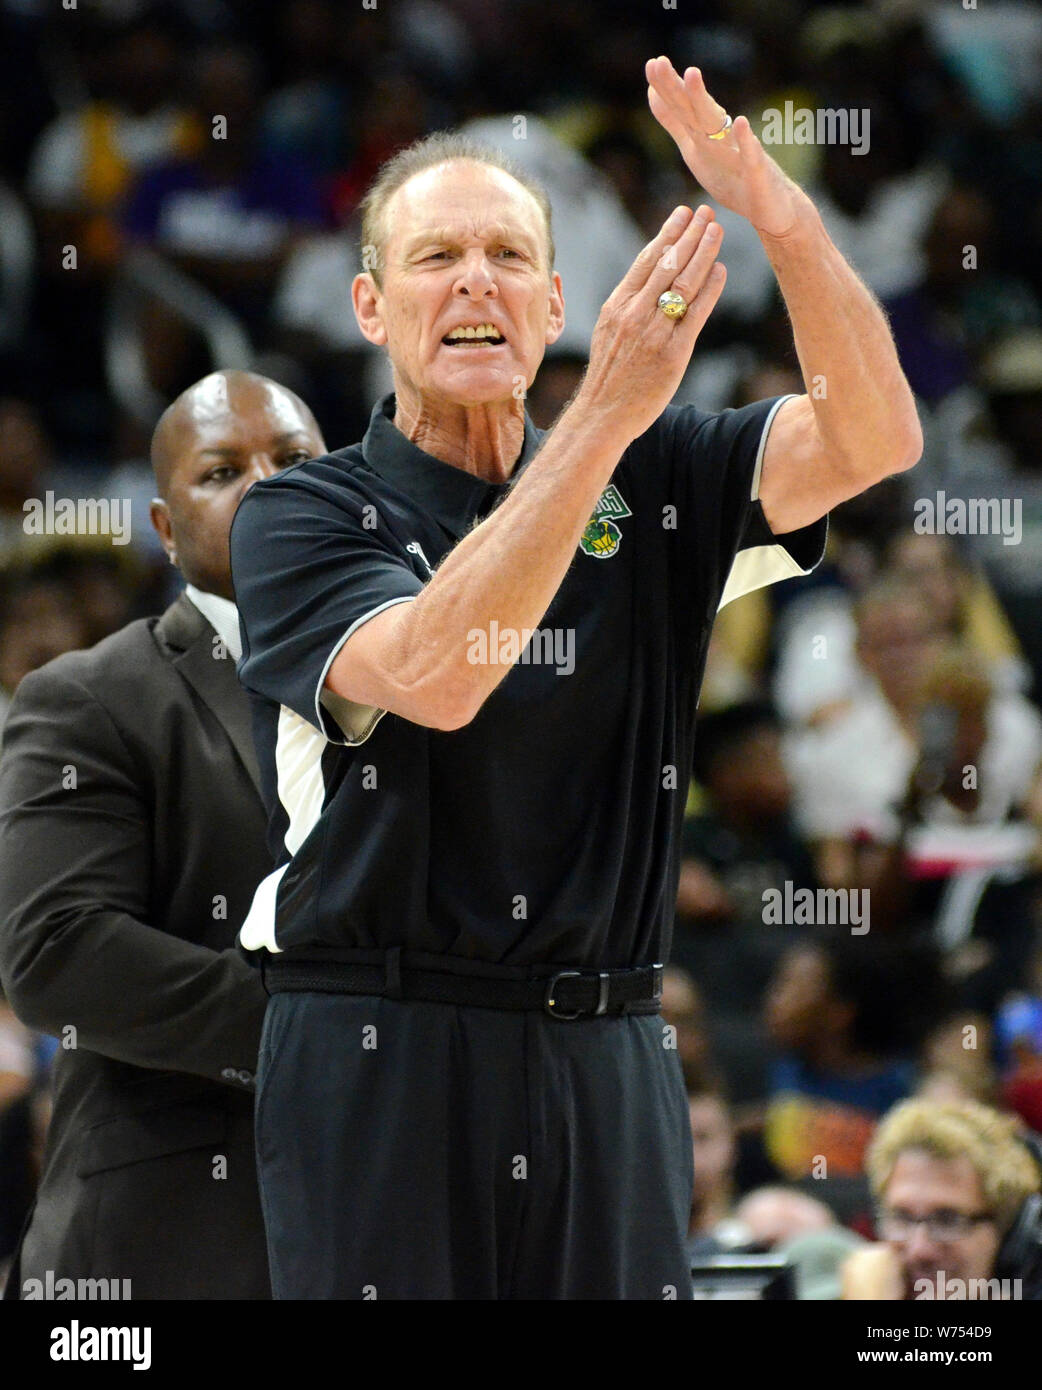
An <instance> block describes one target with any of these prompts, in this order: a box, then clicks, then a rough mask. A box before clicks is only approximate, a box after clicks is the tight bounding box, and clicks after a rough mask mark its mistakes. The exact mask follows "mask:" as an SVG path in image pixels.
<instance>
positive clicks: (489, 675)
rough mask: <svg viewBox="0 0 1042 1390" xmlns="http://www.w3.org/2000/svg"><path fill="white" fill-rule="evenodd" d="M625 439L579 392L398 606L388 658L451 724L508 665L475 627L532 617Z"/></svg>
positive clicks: (528, 625) (515, 625) (559, 574)
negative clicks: (488, 507) (494, 503)
mask: <svg viewBox="0 0 1042 1390" xmlns="http://www.w3.org/2000/svg"><path fill="white" fill-rule="evenodd" d="M629 442H630V440H629V438H628V437H627V436H626V434H625V431H622V432H620V430H619V428H618V426H616V425H613V424H612V421H611V419H610V418H609V416H608V415H607V413H606V412H604V411H603V410H600V409H598V408H597V407H596V406H593V405H590V404H588V403H587V401H586V400H585V399H584V398H583V396H582V394H581V393H580V395H579V396H578V397H577V398H576V400H575V401H574V402H573V403H572V405H571V406H569V408H568V409H567V410H566V411H565V412H564V413H563V414H562V416H561V418H560V420H559V421H558V423H557V424H556V426H555V427H554V429H553V431H552V432H551V433H550V435H549V436H548V437H547V438H546V440H545V441H544V444H543V447H542V448H541V450H540V451H539V453H538V455H537V456H536V457H535V458H534V459H533V460H532V461H531V463H529V464H528V466H527V467H526V468H525V470H524V472H523V474H522V475H521V477H520V478H519V479H518V481H517V484H516V486H515V487H513V488H512V489H511V491H510V492H509V494H508V496H507V497H506V499H505V500H504V501H503V503H502V504H501V505H500V506H499V507H497V509H496V510H495V511H494V512H493V513H492V515H491V516H489V517H488V518H486V520H485V521H483V522H482V523H481V524H480V525H479V526H477V527H475V528H474V530H473V531H472V532H471V533H470V534H469V535H468V536H466V537H465V538H464V539H463V540H462V541H461V542H460V543H459V545H457V546H456V547H455V549H454V550H453V551H452V552H451V553H450V554H449V555H448V557H447V558H446V559H445V560H444V561H443V563H442V564H441V565H440V566H439V568H438V570H437V573H436V574H435V575H434V577H433V579H432V580H431V581H430V583H429V584H428V585H427V586H426V587H425V588H424V590H423V592H422V593H421V594H420V595H419V596H418V597H417V598H416V599H415V600H414V601H413V602H412V603H409V604H403V605H401V607H400V608H399V609H398V610H397V611H398V613H399V614H400V615H401V616H400V619H399V624H398V627H397V629H396V632H395V657H396V661H395V667H396V670H397V672H398V677H397V678H398V681H399V683H400V684H401V685H402V686H403V688H405V689H409V690H411V691H413V692H414V697H415V699H416V701H417V703H422V702H424V701H425V700H430V699H435V698H436V699H437V700H438V702H439V704H440V706H441V707H442V708H443V709H446V710H448V711H450V712H453V711H454V712H455V717H454V718H451V719H450V722H452V723H455V722H456V720H458V721H459V722H466V721H467V720H468V719H469V718H471V717H473V714H474V713H475V712H476V710H477V709H478V708H479V707H480V705H481V704H482V702H483V701H484V700H485V699H486V697H487V696H488V695H489V694H490V693H491V692H492V691H493V690H494V689H495V687H496V686H497V685H498V684H499V683H500V681H501V680H502V679H503V678H504V677H505V676H506V674H507V672H508V671H509V670H510V667H511V665H512V664H513V663H512V660H510V659H508V660H507V661H505V662H503V663H500V662H499V661H498V652H497V650H496V645H495V644H494V643H492V642H491V641H490V642H488V644H487V653H488V660H487V661H480V660H475V659H474V652H475V643H474V634H475V633H476V632H481V633H484V634H486V635H487V634H489V630H490V625H491V623H492V621H493V620H495V621H496V623H497V624H498V629H499V631H500V632H502V631H503V630H504V629H511V630H513V631H515V632H518V633H521V632H523V631H524V630H526V629H528V630H532V629H535V628H536V627H537V626H538V625H539V623H540V621H541V620H542V618H543V617H544V615H545V613H546V611H547V609H548V608H549V606H550V604H551V602H552V600H553V598H554V595H555V594H556V593H557V590H558V588H559V587H560V585H561V581H562V580H563V579H564V576H565V573H566V572H567V569H568V566H569V564H570V563H571V562H572V559H573V558H574V556H575V551H576V547H577V546H578V544H579V539H580V537H581V535H582V532H583V529H584V527H585V526H586V524H587V523H588V522H589V520H590V517H591V515H592V513H593V510H594V508H595V507H596V505H597V501H598V498H599V497H600V495H601V493H602V491H603V490H604V488H605V486H606V485H607V483H608V481H609V479H610V478H611V475H612V473H613V472H614V470H615V468H616V466H617V464H618V461H619V459H620V457H621V455H622V452H623V450H624V449H625V447H626V446H627V445H628V444H629ZM515 658H516V654H515Z"/></svg>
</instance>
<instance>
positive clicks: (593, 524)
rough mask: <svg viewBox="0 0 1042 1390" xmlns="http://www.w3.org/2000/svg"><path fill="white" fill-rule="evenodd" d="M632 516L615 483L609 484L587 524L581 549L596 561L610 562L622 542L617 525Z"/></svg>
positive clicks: (580, 543) (581, 539) (580, 542)
mask: <svg viewBox="0 0 1042 1390" xmlns="http://www.w3.org/2000/svg"><path fill="white" fill-rule="evenodd" d="M632 515H633V513H632V512H631V511H630V509H629V507H627V506H626V503H625V502H624V501H623V498H622V493H621V492H620V491H619V489H618V488H617V487H616V486H615V484H614V483H609V484H608V486H607V487H606V488H605V489H604V491H603V492H602V493H601V496H600V500H599V501H598V503H597V505H596V507H595V508H594V511H593V516H591V517H590V519H589V521H588V522H587V523H586V529H585V531H583V533H582V536H581V537H580V540H579V545H580V547H581V548H582V549H583V550H584V551H585V552H586V554H587V555H592V556H593V557H594V559H595V560H610V559H611V557H612V556H613V555H614V554H615V552H616V551H617V550H618V548H619V544H620V542H621V541H622V532H621V531H620V530H619V528H618V527H617V526H616V525H615V523H616V521H620V520H621V519H622V518H623V517H624V516H632Z"/></svg>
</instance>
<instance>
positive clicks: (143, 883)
mask: <svg viewBox="0 0 1042 1390" xmlns="http://www.w3.org/2000/svg"><path fill="white" fill-rule="evenodd" d="M324 451H325V444H324V443H323V440H322V436H321V434H320V432H319V429H318V426H317V425H316V423H315V420H314V418H313V417H312V415H311V412H310V411H309V410H308V408H307V407H306V406H305V405H304V404H303V402H302V401H300V400H299V399H298V398H297V397H296V396H294V395H293V394H292V392H290V391H287V390H285V389H284V388H283V387H280V386H278V385H276V384H275V383H274V382H271V381H268V380H266V379H265V378H264V377H259V376H255V375H253V374H251V373H246V372H217V373H214V374H213V375H211V376H208V377H206V378H204V379H203V380H202V381H200V382H197V383H196V384H195V385H194V386H192V387H191V388H189V390H188V391H186V392H185V393H184V394H183V395H182V396H180V397H179V398H178V399H177V400H176V401H175V402H174V404H173V405H172V406H171V407H170V408H169V409H168V410H167V411H166V413H165V414H164V415H163V417H162V419H161V420H160V422H159V424H158V426H157V428H156V432H155V435H154V437H153V441H152V462H153V467H154V469H155V473H156V480H157V485H158V490H159V493H160V496H159V497H158V498H157V499H156V500H155V502H154V503H153V505H152V522H153V525H154V526H155V528H156V530H157V531H158V533H159V535H160V538H161V540H162V542H163V546H164V548H165V549H166V552H167V554H168V555H169V557H170V560H171V562H172V563H173V564H175V565H176V566H177V567H178V569H179V570H180V571H181V573H182V575H183V576H184V578H185V580H186V581H187V587H186V590H185V592H184V593H183V594H182V595H181V596H180V597H179V598H178V599H177V601H176V602H175V603H173V604H172V605H171V607H170V608H168V609H167V611H166V612H165V613H164V614H163V616H162V617H161V618H158V619H157V618H149V619H144V620H141V621H138V622H134V623H130V624H129V625H128V626H127V627H125V628H123V629H122V630H121V631H119V632H117V633H114V634H113V635H112V636H111V637H108V638H106V639H105V640H104V641H102V642H99V643H98V645H97V646H95V647H93V648H91V649H90V650H88V651H78V652H71V653H68V654H66V655H65V656H61V657H59V658H58V659H57V660H55V661H51V662H49V663H48V664H47V665H45V666H43V667H41V668H40V669H39V670H37V671H35V672H33V673H32V674H31V675H29V676H27V677H26V678H25V679H24V680H23V681H22V683H21V685H20V686H19V688H18V691H17V693H16V695H15V698H14V701H13V702H12V706H11V711H10V715H9V717H8V722H7V725H6V727H5V739H4V748H3V754H2V756H0V980H2V983H3V988H4V991H5V993H6V995H7V997H8V1000H9V1002H10V1003H11V1005H12V1007H13V1008H14V1010H15V1012H16V1013H17V1014H18V1016H19V1017H20V1018H21V1019H22V1020H23V1022H25V1023H26V1024H28V1025H29V1026H31V1027H33V1028H37V1029H39V1030H41V1031H43V1032H47V1033H51V1034H54V1035H55V1036H56V1037H58V1038H59V1039H60V1040H61V1044H62V1045H61V1047H60V1048H59V1050H58V1054H57V1061H56V1073H55V1079H54V1110H53V1117H52V1120H51V1126H50V1131H49V1134H48V1141H47V1151H46V1155H45V1160H44V1169H43V1175H42V1178H41V1182H40V1187H39V1192H38V1194H37V1199H36V1204H35V1207H34V1209H33V1211H32V1212H31V1214H30V1217H29V1220H28V1223H27V1226H26V1229H25V1232H24V1233H23V1237H22V1243H21V1247H20V1251H19V1254H18V1255H16V1257H15V1261H14V1264H13V1267H12V1270H11V1272H10V1275H9V1278H8V1283H7V1288H6V1291H5V1298H8V1299H18V1298H21V1299H33V1298H48V1297H50V1298H54V1297H62V1296H65V1297H80V1298H82V1297H85V1296H86V1294H85V1292H84V1286H83V1285H82V1284H79V1283H76V1284H75V1291H74V1292H71V1293H70V1292H69V1291H68V1290H69V1288H70V1286H69V1285H68V1284H64V1283H62V1282H60V1281H63V1280H71V1281H82V1280H86V1279H92V1280H98V1279H102V1280H109V1281H119V1282H118V1283H114V1284H111V1283H110V1284H109V1285H108V1290H109V1294H110V1296H112V1297H120V1298H126V1297H130V1298H134V1299H141V1298H164V1299H167V1298H177V1299H218V1298H248V1299H256V1298H270V1296H271V1293H270V1282H269V1276H268V1264H267V1255H266V1251H265V1242H264V1229H263V1223H262V1218H261V1210H260V1203H259V1198H258V1194H257V1183H256V1170H255V1160H254V1144H253V1092H254V1075H253V1074H254V1071H255V1068H256V1061H257V1049H258V1043H259V1039H260V1031H261V1025H262V1022H263V1018H264V1009H265V1004H266V1001H267V996H266V994H265V991H264V988H263V986H262V984H261V981H260V978H259V975H258V974H257V972H256V971H255V970H253V969H251V968H250V967H249V966H248V965H247V964H246V963H245V961H243V960H242V958H241V957H240V956H239V954H238V952H237V950H236V949H235V948H234V944H233V943H234V940H235V935H236V932H237V931H238V928H239V925H240V923H241V921H242V919H243V917H244V916H245V914H246V911H247V909H248V908H249V905H250V901H251V898H252V895H253V891H254V889H255V887H256V885H257V883H258V882H259V880H260V879H262V878H263V877H264V876H265V874H267V873H269V872H270V870H271V861H270V858H269V855H268V852H267V850H266V848H265V828H266V817H265V813H264V807H263V804H262V800H261V794H260V789H259V781H258V772H257V765H256V760H255V756H254V752H253V743H252V739H251V734H250V721H249V712H248V705H247V701H246V697H245V695H244V693H243V692H242V690H241V688H240V686H239V683H238V681H237V679H236V675H235V662H236V660H237V658H238V656H239V627H238V614H237V612H236V609H235V605H234V601H233V600H234V595H233V591H232V580H231V572H230V564H229V553H228V532H229V528H230V526H231V521H232V517H233V516H234V514H235V509H236V507H237V506H238V504H239V501H240V500H241V498H242V496H243V494H244V493H245V492H246V490H247V489H248V488H249V487H250V486H251V485H252V484H253V483H254V482H256V481H257V480H258V479H260V478H266V477H269V476H271V475H272V474H273V473H275V472H277V471H278V470H279V469H281V468H285V467H287V466H289V465H291V464H293V463H297V462H300V461H302V460H304V459H307V458H310V457H313V456H315V455H317V454H322V453H324ZM124 1281H125V1282H124ZM94 1296H97V1294H96V1293H95V1294H94Z"/></svg>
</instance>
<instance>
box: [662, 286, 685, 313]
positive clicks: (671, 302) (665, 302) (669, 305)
mask: <svg viewBox="0 0 1042 1390" xmlns="http://www.w3.org/2000/svg"><path fill="white" fill-rule="evenodd" d="M658 307H659V308H660V309H661V310H662V312H663V313H664V314H665V316H666V318H667V319H682V318H683V317H684V315H685V314H686V313H687V300H686V299H685V298H684V296H683V295H682V294H677V292H676V290H666V292H665V294H660V295H659V297H658Z"/></svg>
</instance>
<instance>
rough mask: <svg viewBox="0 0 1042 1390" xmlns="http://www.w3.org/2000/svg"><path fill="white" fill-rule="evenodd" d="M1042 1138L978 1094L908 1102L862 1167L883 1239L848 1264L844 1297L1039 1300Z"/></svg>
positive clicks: (888, 1121) (886, 1124)
mask: <svg viewBox="0 0 1042 1390" xmlns="http://www.w3.org/2000/svg"><path fill="white" fill-rule="evenodd" d="M1040 1156H1042V1142H1040V1141H1039V1139H1038V1138H1037V1136H1035V1135H1026V1136H1025V1135H1024V1134H1023V1133H1020V1132H1018V1121H1017V1119H1016V1117H1015V1116H1012V1115H1004V1114H1001V1113H1000V1112H999V1111H997V1110H992V1109H991V1108H990V1107H988V1106H986V1105H979V1104H977V1103H976V1102H975V1101H948V1102H940V1101H932V1100H921V1099H917V1100H908V1101H903V1102H902V1103H901V1104H900V1105H897V1106H895V1107H894V1109H893V1110H891V1111H890V1113H889V1114H888V1115H887V1117H886V1118H885V1119H884V1120H883V1122H882V1123H881V1125H880V1126H879V1129H878V1130H877V1131H876V1136H875V1138H874V1140H873V1142H872V1146H871V1148H870V1149H869V1153H868V1158H867V1161H866V1166H867V1169H868V1177H869V1183H870V1185H871V1188H872V1195H873V1197H874V1198H875V1201H876V1205H877V1212H878V1215H877V1222H876V1225H877V1231H878V1234H879V1235H880V1237H881V1240H882V1243H881V1244H879V1245H873V1246H870V1247H868V1248H867V1249H864V1250H859V1251H857V1252H856V1253H855V1254H853V1255H852V1256H851V1257H850V1259H849V1260H848V1261H847V1264H846V1266H845V1269H844V1277H843V1287H844V1294H843V1296H844V1297H845V1298H848V1299H873V1300H879V1299H882V1300H891V1301H893V1300H900V1299H906V1300H910V1299H916V1300H919V1299H944V1300H947V1299H960V1298H977V1299H1018V1300H1019V1299H1024V1300H1033V1301H1039V1300H1042V1195H1040V1193H1039V1186H1040V1182H1042V1169H1040V1167H1039V1159H1040Z"/></svg>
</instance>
